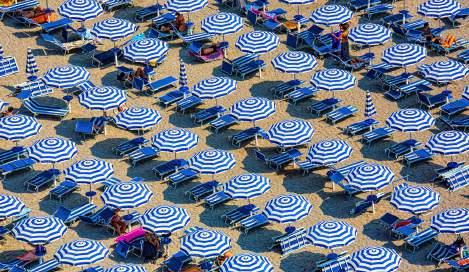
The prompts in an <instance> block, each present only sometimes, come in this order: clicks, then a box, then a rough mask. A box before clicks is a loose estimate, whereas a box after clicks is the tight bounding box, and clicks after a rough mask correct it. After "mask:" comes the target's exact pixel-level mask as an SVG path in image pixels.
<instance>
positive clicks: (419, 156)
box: [403, 149, 433, 166]
mask: <svg viewBox="0 0 469 272" xmlns="http://www.w3.org/2000/svg"><path fill="white" fill-rule="evenodd" d="M432 157H433V155H432V153H430V151H429V150H427V149H419V150H415V151H412V152H409V153H407V154H404V158H403V161H404V163H405V164H406V165H407V166H411V165H413V164H415V163H418V162H423V161H428V160H431V159H432Z"/></svg>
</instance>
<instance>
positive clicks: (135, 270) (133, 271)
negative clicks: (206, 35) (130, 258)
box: [104, 264, 146, 272]
mask: <svg viewBox="0 0 469 272" xmlns="http://www.w3.org/2000/svg"><path fill="white" fill-rule="evenodd" d="M104 272H146V269H145V267H143V266H140V265H133V264H118V265H115V266H113V267H111V268H108V269H104Z"/></svg>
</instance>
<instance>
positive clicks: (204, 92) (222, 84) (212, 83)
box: [192, 77, 238, 99]
mask: <svg viewBox="0 0 469 272" xmlns="http://www.w3.org/2000/svg"><path fill="white" fill-rule="evenodd" d="M237 86H238V83H237V82H236V80H234V79H231V78H227V77H211V78H208V79H204V80H202V81H199V82H198V83H197V84H195V85H194V87H193V89H192V94H194V95H196V96H197V97H199V98H201V99H213V98H215V99H216V98H219V97H223V96H225V95H228V94H230V93H232V92H234V91H236V88H237Z"/></svg>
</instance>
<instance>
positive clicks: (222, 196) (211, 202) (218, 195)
mask: <svg viewBox="0 0 469 272" xmlns="http://www.w3.org/2000/svg"><path fill="white" fill-rule="evenodd" d="M231 199H232V198H231V197H230V196H229V195H227V194H226V193H225V192H224V191H220V192H215V193H213V194H211V195H209V196H207V197H205V198H204V204H205V205H206V206H208V207H210V208H211V209H213V208H214V207H215V206H217V205H220V204H222V203H225V202H227V201H229V200H231Z"/></svg>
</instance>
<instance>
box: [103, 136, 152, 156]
mask: <svg viewBox="0 0 469 272" xmlns="http://www.w3.org/2000/svg"><path fill="white" fill-rule="evenodd" d="M146 143H148V140H147V139H145V138H143V137H137V138H134V139H131V140H128V141H125V142H123V143H121V144H119V145H118V146H116V147H113V148H112V151H114V153H116V154H117V155H120V156H125V155H127V154H129V153H130V152H132V151H135V150H137V149H139V148H141V147H142V146H143V145H144V144H146Z"/></svg>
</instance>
